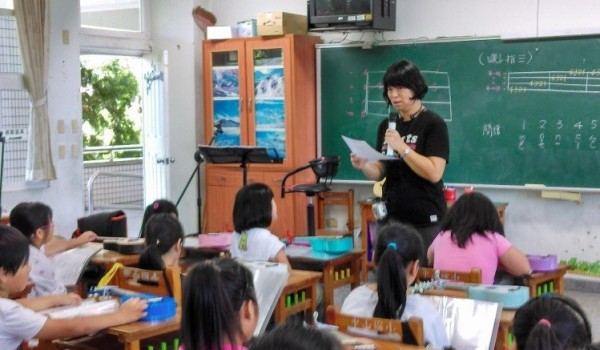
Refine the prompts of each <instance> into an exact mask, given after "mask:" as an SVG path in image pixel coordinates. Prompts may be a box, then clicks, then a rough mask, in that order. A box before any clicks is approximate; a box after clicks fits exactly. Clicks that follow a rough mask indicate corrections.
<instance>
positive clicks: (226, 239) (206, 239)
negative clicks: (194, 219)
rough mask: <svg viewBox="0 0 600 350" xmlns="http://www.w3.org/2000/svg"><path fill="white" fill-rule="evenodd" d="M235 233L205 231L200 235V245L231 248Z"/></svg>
mask: <svg viewBox="0 0 600 350" xmlns="http://www.w3.org/2000/svg"><path fill="white" fill-rule="evenodd" d="M232 237H233V233H231V232H223V233H203V234H199V235H198V245H200V247H207V248H229V247H230V246H231V239H232Z"/></svg>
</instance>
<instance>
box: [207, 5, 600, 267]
mask: <svg viewBox="0 0 600 350" xmlns="http://www.w3.org/2000/svg"><path fill="white" fill-rule="evenodd" d="M209 10H210V11H212V12H213V13H214V14H215V15H216V17H217V20H218V24H219V25H235V23H236V22H238V21H242V20H246V19H248V18H252V17H253V15H255V14H256V13H259V12H263V11H286V12H292V13H298V14H306V1H305V0H287V1H280V0H253V1H245V0H213V1H210V6H209ZM598 18H600V2H598V1H594V0H584V1H578V2H577V6H570V5H566V4H565V2H564V1H560V0H539V1H535V0H508V1H478V0H453V1H439V0H419V1H407V0H399V1H397V24H396V31H395V32H385V33H384V34H383V38H384V39H385V40H400V39H433V38H439V37H474V36H475V37H489V36H500V35H506V34H511V33H513V35H514V34H527V35H530V36H534V35H535V34H536V33H540V34H544V33H553V32H559V33H568V32H571V33H588V32H589V29H593V28H597V30H596V32H597V33H600V25H598V21H597V19H598ZM315 35H320V36H321V37H322V38H323V41H324V43H331V42H338V41H341V40H343V39H346V40H372V39H373V38H376V39H378V40H381V38H382V36H381V34H376V35H374V34H373V33H365V34H361V33H351V34H349V35H348V36H347V37H346V38H345V34H343V33H328V34H315ZM373 133H375V130H374V131H373ZM450 137H452V135H450ZM343 156H345V155H342V157H343ZM348 156H349V155H348ZM599 156H600V155H599ZM349 186H351V187H353V188H355V190H356V198H357V199H361V198H366V197H369V196H371V195H372V193H371V187H372V186H371V185H365V184H355V185H348V184H340V185H337V187H338V188H339V189H340V190H344V189H346V188H348V187H349ZM480 190H481V191H482V192H484V193H486V194H487V195H488V196H490V197H491V198H492V199H493V200H494V201H505V202H509V205H508V207H507V210H506V235H507V237H508V238H509V239H510V240H511V241H512V242H513V243H514V244H515V245H516V246H517V247H519V248H520V249H521V250H523V251H525V252H527V253H537V254H548V253H556V254H558V255H559V257H561V258H564V259H566V258H570V257H577V258H579V259H586V260H592V261H595V260H597V259H598V256H597V253H596V251H597V248H600V245H599V243H598V235H600V223H598V222H597V221H596V219H597V215H598V214H599V213H600V195H599V194H590V193H584V194H583V196H582V203H580V204H577V203H574V202H567V201H558V200H544V199H541V198H540V193H539V192H537V191H525V190H506V189H502V190H497V189H494V190H492V189H483V188H480ZM459 192H460V190H459ZM355 212H356V213H357V214H356V217H355V220H356V222H357V223H358V224H359V223H360V212H359V211H358V210H357V211H355ZM333 214H334V215H335V216H338V214H339V213H336V212H335V211H334V213H333ZM343 222H344V218H343V215H341V219H339V220H338V226H340V225H341V224H342V223H343Z"/></svg>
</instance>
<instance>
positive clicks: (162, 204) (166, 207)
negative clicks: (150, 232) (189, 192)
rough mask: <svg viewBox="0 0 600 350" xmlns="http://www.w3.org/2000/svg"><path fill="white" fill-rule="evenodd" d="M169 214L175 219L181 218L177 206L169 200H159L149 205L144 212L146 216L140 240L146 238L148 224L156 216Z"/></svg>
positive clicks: (143, 220) (143, 219) (143, 218)
mask: <svg viewBox="0 0 600 350" xmlns="http://www.w3.org/2000/svg"><path fill="white" fill-rule="evenodd" d="M160 213H167V214H171V215H172V216H173V217H174V218H175V219H178V218H179V212H178V211H177V206H175V204H173V202H171V201H170V200H168V199H157V200H155V201H154V202H152V203H150V204H148V206H146V209H145V210H144V216H143V217H142V226H141V228H140V238H144V235H145V234H146V232H145V231H146V223H147V222H148V220H150V218H151V217H152V216H153V215H155V214H160Z"/></svg>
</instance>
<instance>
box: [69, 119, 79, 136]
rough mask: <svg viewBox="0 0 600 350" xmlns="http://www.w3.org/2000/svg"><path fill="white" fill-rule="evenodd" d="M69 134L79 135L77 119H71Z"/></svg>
mask: <svg viewBox="0 0 600 350" xmlns="http://www.w3.org/2000/svg"><path fill="white" fill-rule="evenodd" d="M71 132H72V133H73V134H79V133H80V132H81V130H80V129H79V122H78V121H77V119H71Z"/></svg>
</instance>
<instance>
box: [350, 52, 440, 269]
mask: <svg viewBox="0 0 600 350" xmlns="http://www.w3.org/2000/svg"><path fill="white" fill-rule="evenodd" d="M427 90H428V87H427V83H426V82H425V79H424V78H423V76H422V75H421V72H420V71H419V68H417V66H415V65H414V64H413V63H412V62H409V61H406V60H402V61H400V62H396V63H394V64H392V65H391V66H390V67H389V68H388V70H387V71H386V73H385V75H384V77H383V97H384V99H385V100H386V101H387V103H388V106H391V107H393V108H394V109H395V110H396V111H395V112H394V113H391V114H390V118H394V117H396V116H397V117H398V118H397V121H396V128H395V129H392V128H388V127H389V125H390V120H391V119H385V120H383V121H382V122H381V123H380V124H379V128H378V130H377V145H376V149H378V150H380V151H382V152H383V153H384V154H385V153H386V151H387V148H388V147H391V148H392V149H393V151H394V156H391V157H390V160H389V161H388V160H385V161H367V159H365V158H361V157H358V156H357V155H355V154H353V153H352V154H350V158H351V161H352V166H353V167H355V168H356V169H360V170H361V171H362V172H363V174H364V175H365V176H366V177H367V178H369V179H371V180H375V181H379V180H382V179H383V178H385V179H386V180H385V184H384V185H383V195H382V198H381V199H382V202H384V203H385V206H386V208H387V213H388V214H387V217H386V218H385V219H384V221H387V220H388V219H396V220H399V221H401V222H404V223H408V224H411V225H413V226H414V227H415V228H416V229H417V230H418V231H419V233H420V234H421V236H422V237H423V243H424V244H425V250H427V248H428V247H429V245H430V244H431V242H432V241H433V239H434V238H435V236H436V235H437V234H438V232H439V227H440V221H441V220H442V218H443V216H444V214H445V213H446V209H447V207H446V201H445V198H444V183H443V180H442V176H443V175H444V170H445V168H446V164H447V163H448V157H449V155H450V145H449V140H448V127H447V126H446V123H445V122H444V120H443V119H442V118H441V117H440V116H439V115H437V114H436V113H434V112H433V111H430V110H429V109H428V108H427V107H426V106H425V105H424V104H423V102H422V101H421V100H422V99H423V98H424V97H425V94H426V93H427ZM392 126H393V124H392ZM425 261H426V260H425V259H424V260H423V263H425Z"/></svg>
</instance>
